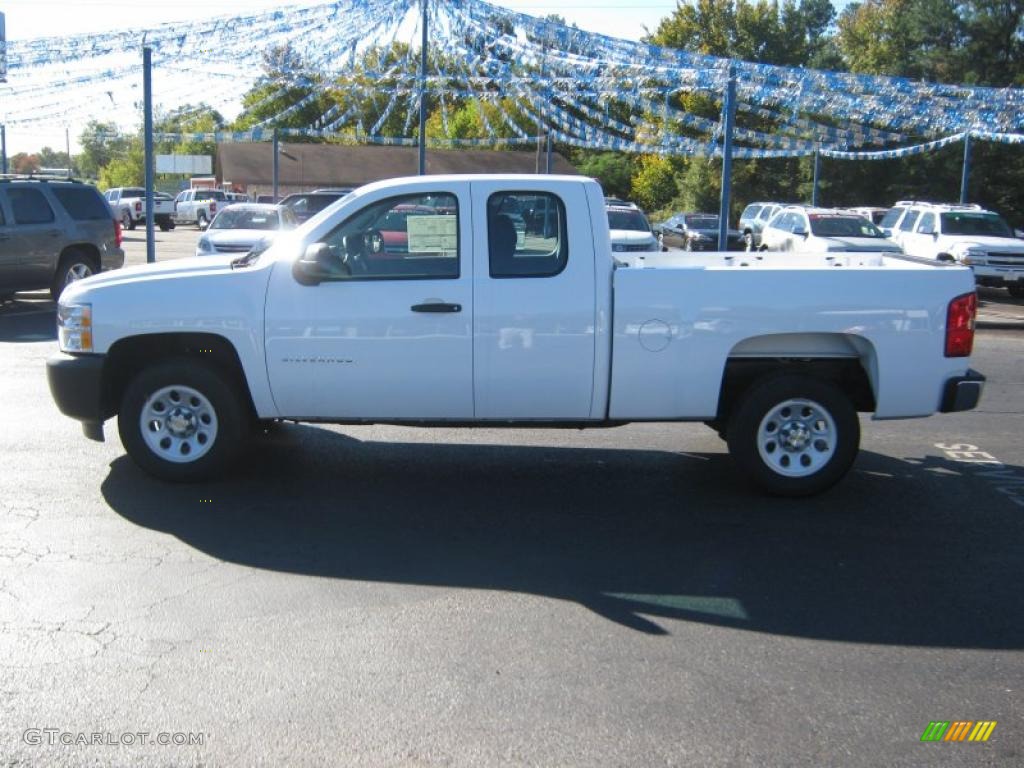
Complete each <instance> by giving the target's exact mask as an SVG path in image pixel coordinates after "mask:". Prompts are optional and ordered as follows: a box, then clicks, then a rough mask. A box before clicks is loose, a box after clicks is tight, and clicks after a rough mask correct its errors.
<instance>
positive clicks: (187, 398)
mask: <svg viewBox="0 0 1024 768" xmlns="http://www.w3.org/2000/svg"><path fill="white" fill-rule="evenodd" d="M139 429H140V430H141V432H142V439H143V440H145V441H146V445H147V446H148V447H149V449H150V450H151V451H152V452H153V453H154V454H156V455H157V456H159V457H160V458H161V459H164V460H165V461H170V462H173V463H174V464H188V463H190V462H193V461H198V460H199V459H201V458H202V457H203V456H205V455H206V454H207V453H209V452H210V449H211V448H213V444H214V443H215V442H216V440H217V412H216V411H215V410H214V408H213V405H212V404H211V403H210V401H209V399H208V398H207V397H206V396H205V395H204V394H203V393H202V392H199V391H198V390H196V389H193V388H192V387H183V386H170V387H164V388H163V389H159V390H157V391H156V392H154V393H153V394H152V395H150V396H149V399H147V400H146V403H145V405H143V406H142V413H141V414H140V415H139Z"/></svg>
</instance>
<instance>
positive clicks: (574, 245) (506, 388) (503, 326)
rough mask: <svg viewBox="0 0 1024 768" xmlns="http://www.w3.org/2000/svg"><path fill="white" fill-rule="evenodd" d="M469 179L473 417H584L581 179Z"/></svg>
mask: <svg viewBox="0 0 1024 768" xmlns="http://www.w3.org/2000/svg"><path fill="white" fill-rule="evenodd" d="M472 187H473V228H474V231H475V232H476V233H477V237H476V238H475V239H474V241H473V248H474V259H475V262H476V268H475V278H474V281H475V291H474V293H475V297H476V312H475V315H474V331H473V349H474V355H473V381H474V394H475V399H476V417H477V419H537V420H562V419H565V420H577V419H588V418H591V400H592V397H593V392H594V357H595V338H596V335H595V331H594V329H595V327H596V318H595V307H596V299H595V264H594V258H595V255H594V240H593V232H592V231H591V227H590V220H591V218H590V217H591V215H592V214H591V212H590V210H589V208H588V203H587V197H586V193H585V190H584V187H583V185H582V184H580V185H578V186H577V185H567V184H565V182H564V181H562V182H561V183H558V184H554V183H551V182H548V183H547V184H545V182H544V181H543V179H542V178H538V179H537V180H536V181H534V180H533V179H528V180H522V179H519V180H516V181H508V180H486V181H474V182H472ZM596 215H600V216H604V215H605V213H604V211H603V210H602V211H597V212H596Z"/></svg>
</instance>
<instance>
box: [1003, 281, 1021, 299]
mask: <svg viewBox="0 0 1024 768" xmlns="http://www.w3.org/2000/svg"><path fill="white" fill-rule="evenodd" d="M1006 290H1008V291H1009V292H1010V295H1011V296H1013V298H1015V299H1024V284H1021V283H1010V284H1009V285H1007V286H1006Z"/></svg>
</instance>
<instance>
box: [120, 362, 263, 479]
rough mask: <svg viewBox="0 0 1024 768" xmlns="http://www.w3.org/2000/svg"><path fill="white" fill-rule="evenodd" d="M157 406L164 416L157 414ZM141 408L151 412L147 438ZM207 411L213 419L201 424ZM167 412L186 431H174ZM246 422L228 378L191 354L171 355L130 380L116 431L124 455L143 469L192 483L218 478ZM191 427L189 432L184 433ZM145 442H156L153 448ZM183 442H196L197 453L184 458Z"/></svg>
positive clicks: (240, 439)
mask: <svg viewBox="0 0 1024 768" xmlns="http://www.w3.org/2000/svg"><path fill="white" fill-rule="evenodd" d="M179 390H180V391H179ZM162 393H163V394H162ZM175 394H177V400H175V399H174V395H175ZM195 395H198V397H195ZM200 398H201V399H200ZM165 403H166V404H173V403H177V405H176V406H175V407H176V408H177V407H180V408H181V409H182V410H183V411H187V412H188V413H182V414H176V413H172V411H170V410H168V409H167V407H166V405H165ZM157 406H160V407H161V410H160V411H159V413H164V414H167V417H166V418H161V417H160V416H159V414H158V412H157V410H156V408H157ZM144 409H145V411H146V413H149V414H152V419H151V420H150V421H148V422H147V427H149V426H150V425H152V428H151V430H150V434H149V435H148V436H147V435H144V433H143V430H144V429H145V428H147V427H144V426H143V422H142V418H143V412H144ZM211 413H212V419H211V420H210V421H207V422H205V426H204V425H203V423H201V420H202V419H204V418H207V417H209V416H210V415H211ZM172 416H177V417H178V424H179V426H181V425H182V423H183V422H186V423H188V427H187V428H186V431H183V432H181V433H180V434H177V435H176V434H175V433H174V431H173V427H172V426H171V424H170V421H171V418H172ZM251 421H252V419H251V416H250V414H249V413H248V409H247V408H246V406H245V400H244V395H243V394H242V393H241V392H240V391H239V388H238V387H237V386H236V385H235V384H234V383H233V382H232V381H231V379H230V378H229V377H228V376H226V375H225V374H224V373H222V372H221V371H220V370H219V369H217V368H215V367H213V366H210V365H207V364H206V363H203V362H199V361H196V360H193V359H191V358H173V359H169V360H165V361H163V362H160V363H156V364H155V365H153V366H150V367H149V368H146V369H144V370H143V371H142V372H141V373H139V374H138V375H137V376H136V377H135V378H134V379H132V381H131V383H129V385H128V387H127V388H126V389H125V393H124V397H123V398H122V399H121V408H120V411H119V412H118V415H117V429H118V433H119V434H120V435H121V442H122V443H123V444H124V447H125V449H126V450H127V451H128V455H129V456H130V457H131V458H132V460H133V461H134V462H135V463H136V464H138V465H139V466H140V467H141V468H142V469H143V470H145V471H146V472H148V473H149V474H151V475H153V476H155V477H158V478H160V479H161V480H167V481H169V482H175V483H191V482H198V481H201V480H207V479H210V478H214V477H217V476H219V475H222V474H224V473H225V472H226V471H227V470H228V469H229V468H230V466H231V464H232V462H233V461H234V460H235V458H237V456H238V454H239V451H240V449H241V447H242V445H243V443H244V441H245V438H246V436H247V432H248V430H249V427H250V424H251ZM211 422H212V429H210V424H211ZM192 427H194V428H195V429H194V431H192V432H191V433H188V431H187V429H191V428H192ZM204 430H207V431H204ZM202 434H206V435H207V436H208V437H207V439H208V440H209V443H207V442H206V441H203V440H202V437H201V435H202ZM161 441H166V445H165V447H161V445H160V442H161ZM150 442H154V443H157V448H156V449H154V448H153V447H151V446H150ZM185 443H188V444H189V445H190V446H197V447H196V448H195V450H196V451H199V452H200V453H199V454H198V455H197V457H196V458H189V457H188V456H187V454H186V451H185V449H184V447H183V446H184V444H185ZM200 443H201V444H200ZM157 450H160V451H161V453H157ZM189 452H192V449H191V448H190V449H189ZM168 457H175V458H178V459H179V460H178V461H174V460H171V459H169V458H168Z"/></svg>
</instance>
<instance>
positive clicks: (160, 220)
mask: <svg viewBox="0 0 1024 768" xmlns="http://www.w3.org/2000/svg"><path fill="white" fill-rule="evenodd" d="M156 224H157V226H158V227H160V231H161V232H168V231H170V230H172V229H174V222H173V221H171V217H170V216H157V217H156Z"/></svg>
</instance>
